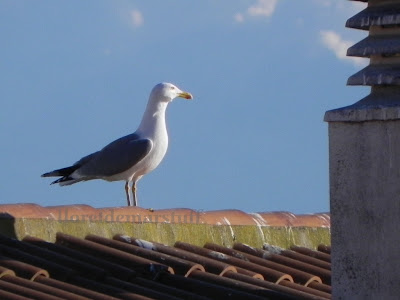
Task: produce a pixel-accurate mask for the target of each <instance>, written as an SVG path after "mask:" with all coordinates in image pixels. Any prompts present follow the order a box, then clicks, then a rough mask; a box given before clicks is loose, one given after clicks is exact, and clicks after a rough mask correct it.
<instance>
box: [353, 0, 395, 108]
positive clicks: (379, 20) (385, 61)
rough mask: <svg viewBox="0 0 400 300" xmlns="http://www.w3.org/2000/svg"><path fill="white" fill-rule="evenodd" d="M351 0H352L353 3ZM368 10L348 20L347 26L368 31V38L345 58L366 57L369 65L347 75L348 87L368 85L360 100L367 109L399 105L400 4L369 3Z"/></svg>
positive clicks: (379, 0) (378, 0)
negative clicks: (366, 92)
mask: <svg viewBox="0 0 400 300" xmlns="http://www.w3.org/2000/svg"><path fill="white" fill-rule="evenodd" d="M353 1H354V0H353ZM361 2H368V7H367V8H366V9H364V10H363V11H361V12H360V13H358V14H357V15H355V16H353V17H351V18H350V19H349V20H348V21H347V23H346V27H349V28H356V29H361V30H368V31H369V36H368V37H367V38H365V39H364V40H362V41H361V42H359V43H357V44H355V45H354V46H352V47H350V48H349V49H348V51H347V55H348V56H358V57H369V58H370V65H368V66H367V67H366V68H364V69H363V70H361V71H360V72H357V73H356V74H354V75H352V76H350V78H349V79H348V81H347V84H348V85H368V86H371V87H372V89H371V95H369V96H367V97H366V98H364V99H363V100H362V101H363V103H361V102H360V103H359V104H364V105H367V106H369V107H371V106H376V105H378V106H380V105H379V103H376V101H383V103H382V102H380V104H384V105H390V104H392V105H398V104H399V103H400V88H399V87H400V1H398V0H370V1H367V0H365V1H361Z"/></svg>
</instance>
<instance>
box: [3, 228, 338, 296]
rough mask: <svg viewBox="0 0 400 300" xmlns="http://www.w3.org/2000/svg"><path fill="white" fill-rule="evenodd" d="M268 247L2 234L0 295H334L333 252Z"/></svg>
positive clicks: (131, 238)
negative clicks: (52, 240) (48, 239)
mask: <svg viewBox="0 0 400 300" xmlns="http://www.w3.org/2000/svg"><path fill="white" fill-rule="evenodd" d="M264 248H265V249H267V250H265V249H261V248H254V247H249V246H247V245H244V244H240V243H236V244H235V245H234V247H233V248H229V247H225V246H221V245H217V244H213V243H207V244H205V245H204V247H199V246H195V245H192V244H188V243H182V242H177V243H176V244H175V246H166V245H162V244H159V243H154V242H149V241H145V240H142V239H137V238H134V237H128V236H126V235H116V236H115V237H114V239H108V238H104V237H101V236H97V235H92V234H90V235H87V236H86V238H85V239H80V238H76V237H74V236H70V235H66V234H63V233H58V234H57V240H56V242H55V243H50V242H46V241H43V240H41V239H38V238H34V237H29V236H28V237H26V238H25V239H24V240H23V241H19V240H16V239H12V238H9V237H6V236H0V255H1V257H0V290H1V291H0V298H1V299H14V298H15V299H18V296H22V297H26V298H30V297H33V298H40V299H171V300H172V299H199V300H202V299H223V298H225V297H229V298H230V299H265V298H268V299H330V293H331V291H330V270H329V268H328V267H329V266H330V264H329V262H328V260H330V255H329V254H327V253H325V252H321V251H315V250H312V249H308V248H304V247H292V248H293V250H294V251H293V250H284V249H280V248H278V247H272V246H271V245H265V247H264ZM320 248H321V249H324V250H326V249H328V247H325V246H323V245H321V247H320ZM271 251H274V253H270V252H271ZM296 251H299V252H296ZM300 252H301V254H300ZM287 253H295V254H296V255H300V257H303V256H304V257H307V258H308V259H309V260H308V261H309V262H311V264H310V263H309V262H304V261H301V260H297V259H296V258H292V257H288V256H285V255H284V254H287ZM296 255H295V257H297V256H296ZM279 258H280V259H279ZM315 260H317V261H321V262H322V265H323V266H324V267H325V268H323V267H321V266H316V265H315V263H314V262H315ZM41 271H43V272H42V273H41ZM246 271H247V272H246ZM62 272H64V273H63V274H60V273H62ZM121 272H122V273H124V272H127V274H125V275H122V276H121V274H120V273H121ZM94 273H97V274H94ZM260 274H261V275H262V276H261V275H260ZM255 275H258V276H255ZM13 297H14V298H13Z"/></svg>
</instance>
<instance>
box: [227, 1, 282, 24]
mask: <svg viewBox="0 0 400 300" xmlns="http://www.w3.org/2000/svg"><path fill="white" fill-rule="evenodd" d="M277 4H278V0H257V1H256V3H254V4H253V5H251V6H249V7H248V8H247V10H246V12H243V13H237V14H235V15H234V19H235V21H236V22H238V23H243V22H244V21H245V19H247V18H255V17H266V18H268V17H270V16H272V15H273V13H274V12H275V8H276V5H277Z"/></svg>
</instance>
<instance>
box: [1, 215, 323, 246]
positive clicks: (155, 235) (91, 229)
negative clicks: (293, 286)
mask: <svg viewBox="0 0 400 300" xmlns="http://www.w3.org/2000/svg"><path fill="white" fill-rule="evenodd" d="M1 221H2V222H1V223H0V224H2V225H4V226H1V227H2V229H1V233H2V234H5V235H8V236H13V237H16V238H18V239H22V238H24V237H25V236H26V235H31V236H35V237H38V238H42V239H44V240H47V241H50V242H54V241H55V237H56V233H57V232H63V233H65V234H70V235H73V236H76V237H80V238H84V237H85V236H86V235H87V234H89V233H90V234H96V235H100V236H103V237H107V238H112V237H113V236H114V235H115V234H125V235H128V236H133V237H136V238H141V239H144V240H150V241H156V242H160V243H163V244H167V245H173V244H174V243H175V242H176V241H183V242H187V243H191V244H194V245H198V246H203V245H204V244H205V243H206V242H213V243H216V244H219V245H224V246H227V247H231V246H232V245H233V244H234V243H235V242H240V243H245V244H248V245H251V246H254V247H262V245H263V244H264V243H268V244H272V245H277V246H280V247H282V248H289V247H290V246H291V245H299V246H305V247H308V248H316V247H317V246H318V245H319V244H327V245H329V244H330V230H329V228H311V227H269V226H238V225H236V226H235V225H233V226H228V225H208V224H190V223H174V224H170V223H140V224H138V223H129V222H105V221H88V220H86V221H82V220H81V221H57V220H50V219H49V220H47V219H24V218H22V219H15V220H8V223H7V222H5V220H1ZM6 221H7V220H6Z"/></svg>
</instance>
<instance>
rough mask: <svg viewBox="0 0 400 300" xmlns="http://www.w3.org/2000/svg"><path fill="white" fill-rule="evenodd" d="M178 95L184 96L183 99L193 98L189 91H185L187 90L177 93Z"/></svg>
mask: <svg viewBox="0 0 400 300" xmlns="http://www.w3.org/2000/svg"><path fill="white" fill-rule="evenodd" d="M178 97H181V98H184V99H187V100H190V99H193V96H192V94H191V93H187V92H182V93H179V94H178Z"/></svg>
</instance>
